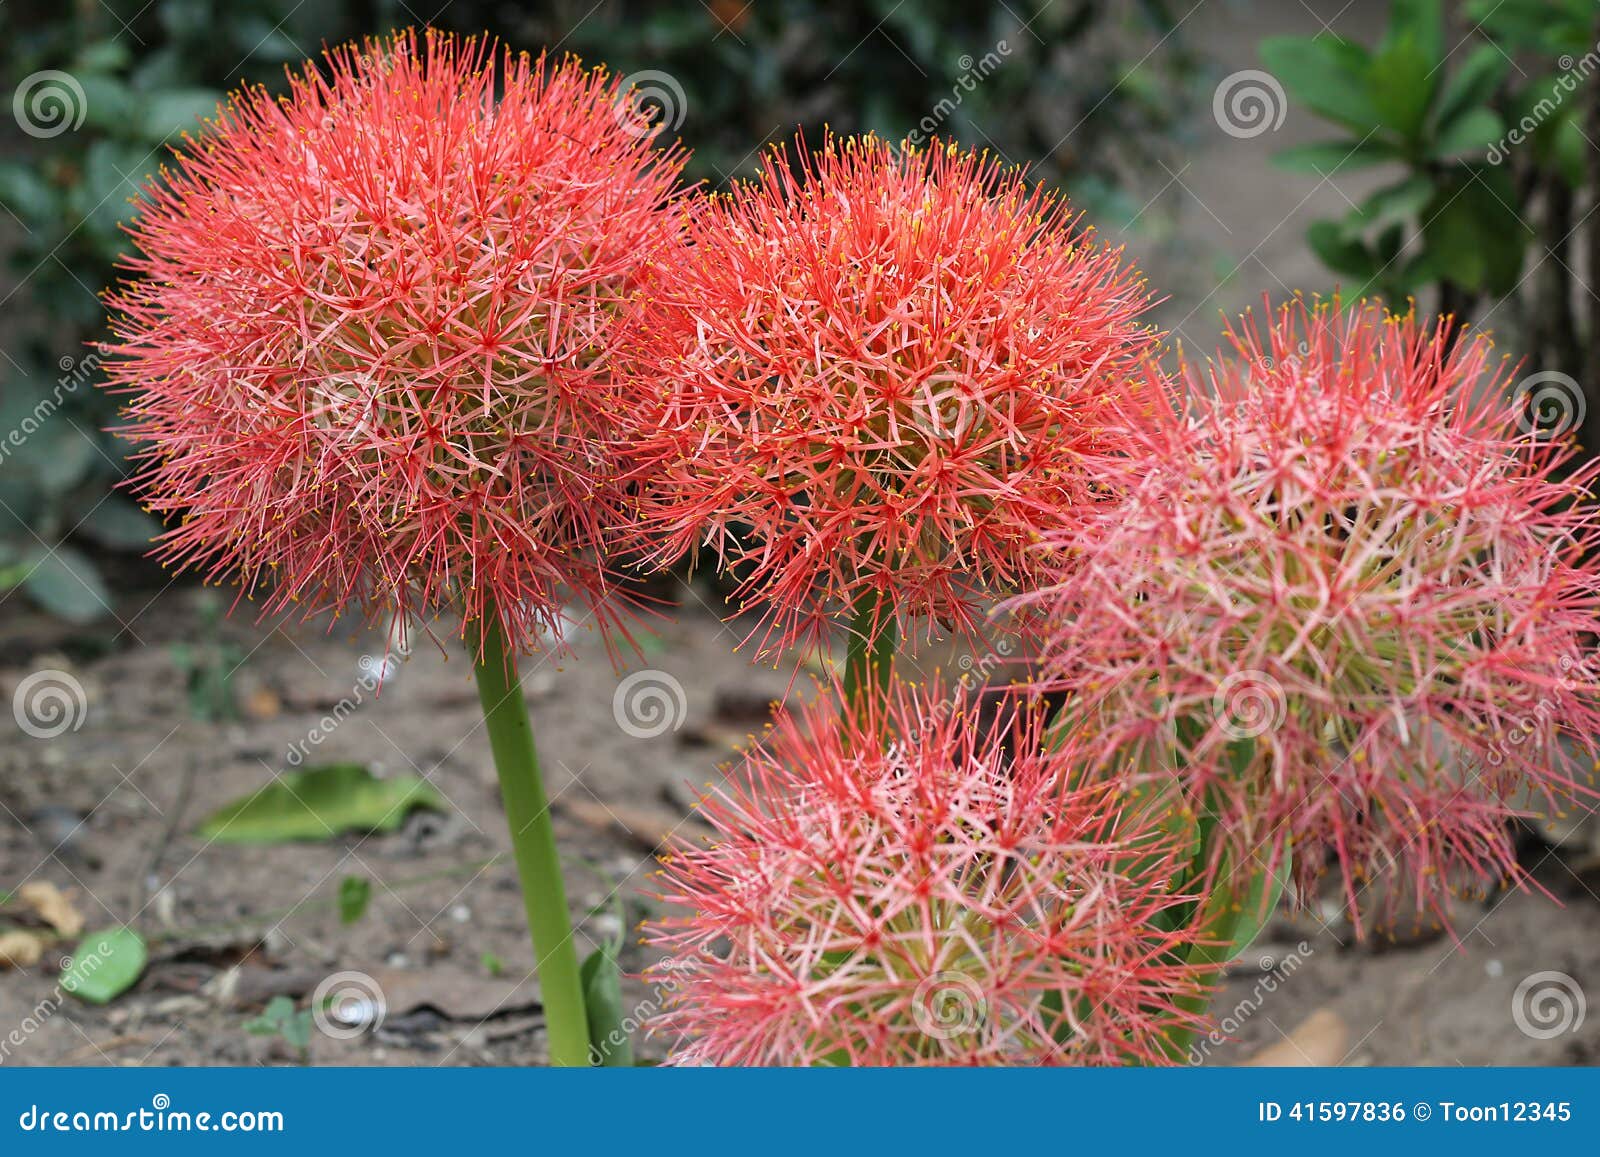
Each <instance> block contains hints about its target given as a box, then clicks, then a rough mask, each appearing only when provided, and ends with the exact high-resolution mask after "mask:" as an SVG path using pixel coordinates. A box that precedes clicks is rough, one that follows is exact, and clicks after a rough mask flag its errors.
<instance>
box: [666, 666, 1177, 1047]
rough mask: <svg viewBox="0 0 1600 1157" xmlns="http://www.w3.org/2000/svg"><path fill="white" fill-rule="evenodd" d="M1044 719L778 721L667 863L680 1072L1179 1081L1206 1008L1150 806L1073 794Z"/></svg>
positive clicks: (879, 703)
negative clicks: (1078, 1069) (1140, 1071)
mask: <svg viewBox="0 0 1600 1157" xmlns="http://www.w3.org/2000/svg"><path fill="white" fill-rule="evenodd" d="M1039 728H1040V721H1039V718H1038V716H1037V715H1036V714H1029V713H1024V714H1023V716H1022V717H1021V718H1018V716H1017V714H1016V713H1015V712H1012V713H1010V714H1009V716H1008V717H1007V718H1006V719H1004V720H1003V721H1001V722H998V723H996V724H994V725H993V726H990V727H987V728H978V727H975V726H974V723H973V720H972V718H970V717H969V716H968V715H967V714H965V713H964V710H963V709H962V708H960V707H958V706H955V705H953V703H952V701H950V700H948V699H941V698H940V697H938V696H936V695H934V694H927V693H918V692H911V691H905V690H903V689H897V691H896V692H894V693H891V695H889V696H876V695H874V696H868V697H867V698H866V701H865V702H864V703H859V704H855V705H851V706H848V707H847V708H846V710H845V715H844V717H843V718H842V719H841V718H840V716H839V714H838V712H837V709H836V708H835V707H834V706H833V705H832V704H831V703H829V702H828V701H827V700H821V701H818V702H817V703H813V704H812V705H811V706H810V707H808V708H806V709H804V711H803V712H802V713H801V714H799V715H788V716H785V717H783V718H781V719H780V721H779V722H778V724H777V727H776V729H775V731H773V732H772V733H771V734H770V735H769V737H768V740H767V742H766V743H765V745H764V746H763V747H761V748H759V749H757V750H755V751H754V752H753V753H752V754H750V755H748V756H747V758H746V760H745V764H744V767H743V769H742V772H739V773H736V774H735V775H734V776H733V777H732V778H731V779H730V781H729V786H728V787H726V788H725V789H724V791H723V792H722V793H721V794H719V795H717V796H716V797H714V798H713V799H711V800H710V801H708V802H707V804H706V808H705V810H706V815H707V818H708V819H709V820H710V822H711V823H712V825H713V826H714V827H715V828H716V830H717V837H716V842H714V843H712V844H710V845H709V846H706V847H702V848H693V849H687V850H683V851H676V852H674V853H673V854H672V855H671V856H670V857H668V858H666V859H664V860H663V864H664V865H665V866H664V868H663V871H662V873H661V876H662V878H663V882H662V884H661V887H660V893H659V898H660V899H662V900H665V901H667V902H668V903H671V904H678V905H685V906H687V907H688V908H689V909H691V914H690V915H688V916H682V917H668V918H665V919H663V920H662V921H661V922H660V923H657V924H655V925H653V926H650V927H649V928H647V930H646V936H647V939H648V941H649V942H651V943H653V944H654V945H655V946H657V947H658V948H661V949H664V950H665V951H666V953H667V956H666V958H665V959H664V960H663V961H662V962H661V963H660V964H659V965H657V966H655V967H654V968H652V969H651V970H649V972H648V973H647V976H646V979H648V980H649V981H650V982H651V983H652V984H654V985H655V986H656V987H657V989H658V991H659V992H660V993H661V994H662V995H663V997H664V998H665V1001H666V1005H665V1011H664V1012H663V1013H662V1014H661V1016H660V1017H659V1019H658V1020H657V1021H656V1022H655V1023H654V1025H653V1026H652V1031H655V1032H658V1033H664V1034H666V1035H668V1036H671V1037H674V1038H676V1039H677V1040H678V1041H679V1043H680V1045H681V1048H680V1051H679V1052H678V1053H677V1055H676V1057H675V1059H676V1060H677V1061H678V1062H679V1063H708V1064H715V1065H929V1064H950V1065H973V1064H993V1065H1037V1064H1125V1063H1134V1062H1152V1063H1160V1062H1162V1061H1164V1060H1166V1059H1167V1058H1168V1057H1169V1052H1168V1051H1167V1046H1166V1045H1164V1043H1163V1042H1164V1041H1165V1040H1167V1039H1168V1038H1169V1036H1170V1035H1171V1034H1172V1033H1173V1032H1174V1030H1177V1029H1192V1028H1194V1027H1196V1026H1197V1025H1198V1024H1199V1023H1200V1022H1199V1018H1198V1017H1196V1016H1195V1015H1194V1014H1192V1013H1189V1012H1186V1011H1183V1008H1184V1007H1190V1005H1187V1004H1186V1002H1190V1001H1196V998H1197V997H1199V996H1200V995H1201V994H1202V992H1203V987H1202V982H1201V980H1200V979H1199V977H1198V975H1197V971H1196V969H1195V968H1194V967H1191V966H1189V965H1185V964H1183V963H1181V961H1182V959H1183V957H1184V950H1186V949H1187V948H1189V947H1190V946H1191V945H1193V944H1194V943H1195V942H1196V941H1195V934H1194V933H1193V932H1190V931H1180V932H1168V931H1164V930H1163V929H1165V928H1166V927H1167V926H1168V920H1167V919H1166V918H1167V917H1168V916H1169V915H1172V914H1173V913H1172V910H1174V909H1176V908H1177V907H1179V906H1180V905H1181V904H1182V903H1183V902H1184V899H1185V897H1184V896H1183V895H1182V894H1181V892H1180V891H1179V890H1177V889H1173V888H1172V887H1171V881H1172V880H1173V879H1174V878H1176V876H1177V871H1178V865H1177V863H1176V861H1175V860H1174V858H1173V857H1174V851H1173V848H1172V846H1171V843H1170V841H1169V840H1168V838H1167V836H1166V832H1165V829H1164V828H1162V827H1161V826H1160V825H1159V823H1158V822H1157V818H1156V816H1155V814H1154V813H1153V812H1152V811H1150V810H1140V811H1135V810H1131V809H1130V808H1128V807H1127V806H1125V801H1123V800H1122V799H1121V798H1120V797H1119V795H1118V794H1117V789H1116V788H1115V787H1112V786H1109V785H1104V784H1102V785H1098V786H1093V787H1089V788H1085V789H1081V790H1066V789H1064V788H1063V786H1062V779H1063V776H1064V775H1065V773H1066V769H1067V768H1068V767H1069V766H1070V765H1071V762H1072V759H1073V757H1074V752H1073V750H1072V748H1071V745H1070V744H1067V745H1065V746H1064V747H1063V748H1061V749H1058V750H1053V751H1052V752H1050V753H1048V754H1046V753H1043V752H1042V751H1041V745H1040V742H1039V740H1040V731H1039Z"/></svg>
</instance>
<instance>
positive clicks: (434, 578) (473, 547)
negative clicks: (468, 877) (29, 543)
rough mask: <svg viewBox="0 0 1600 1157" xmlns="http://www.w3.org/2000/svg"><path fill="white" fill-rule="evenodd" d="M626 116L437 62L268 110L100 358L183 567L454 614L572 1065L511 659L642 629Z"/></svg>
mask: <svg viewBox="0 0 1600 1157" xmlns="http://www.w3.org/2000/svg"><path fill="white" fill-rule="evenodd" d="M621 98H622V93H621V92H620V88H619V82H618V81H616V80H614V79H611V78H609V77H608V76H607V75H606V74H605V73H604V72H590V71H586V70H584V69H583V68H582V67H580V66H579V65H578V64H577V63H576V62H567V63H562V64H552V63H550V62H549V61H547V60H545V59H544V58H540V59H539V60H537V61H530V60H529V59H528V58H527V57H526V56H519V55H515V54H512V53H510V52H506V53H504V54H503V55H502V54H500V53H499V52H498V51H497V50H496V48H495V47H494V46H493V45H491V44H488V43H485V42H479V41H472V40H456V39H453V38H451V37H448V36H441V35H435V34H433V33H431V32H430V33H428V34H427V35H426V36H425V37H422V38H419V37H417V36H416V35H414V34H411V33H405V34H402V35H399V36H397V37H394V38H393V39H390V40H384V41H369V42H367V44H366V45H365V46H364V47H363V48H361V49H357V48H354V47H351V48H343V49H337V50H334V51H332V52H330V53H329V54H328V55H327V60H326V68H325V69H324V70H323V71H321V72H319V71H318V70H317V69H316V68H315V67H314V66H311V65H308V66H307V68H306V70H305V72H304V73H303V74H301V75H299V76H291V77H290V83H289V92H288V94H287V95H286V96H285V97H283V98H281V99H279V98H275V97H272V96H270V95H268V94H267V93H265V92H264V91H259V90H256V91H246V92H244V93H242V94H241V95H239V96H238V97H236V98H235V99H234V101H233V102H232V104H231V105H230V106H229V107H228V108H226V109H225V110H224V111H222V112H221V113H220V114H219V116H218V119H217V121H216V123H215V124H214V125H213V126H212V130H211V131H210V132H208V133H207V134H206V135H205V136H204V138H203V139H201V140H199V141H191V142H189V143H188V144H187V145H186V146H185V147H183V148H182V149H180V150H179V152H178V158H177V168H176V170H175V171H173V172H169V173H166V174H164V179H163V180H162V181H161V182H160V183H159V184H157V185H156V186H154V187H153V188H151V189H150V190H149V191H148V193H147V196H146V199H145V201H144V203H143V204H142V205H141V206H140V208H139V211H138V216H137V218H136V220H135V223H134V225H133V227H132V235H133V240H134V242H135V244H136V246H137V249H138V256H136V257H135V258H133V259H132V260H131V261H130V262H129V263H128V270H129V272H131V273H133V274H135V275H136V276H137V278H138V280H135V281H131V282H129V283H127V284H125V285H124V286H123V287H122V288H121V289H120V290H119V291H118V292H117V293H116V294H115V295H114V296H113V297H112V300H111V302H110V305H111V309H112V314H113V322H112V325H113V330H114V333H115V339H116V340H115V341H113V342H111V343H109V344H107V345H106V346H105V347H104V349H105V353H106V355H107V357H108V371H109V373H108V376H109V378H110V380H111V383H112V385H113V386H114V387H121V388H122V389H124V390H126V391H127V392H128V393H130V394H131V395H132V398H131V401H130V402H129V405H128V412H129V415H130V421H129V424H128V426H127V428H126V432H127V434H128V435H129V436H130V437H131V438H133V439H135V440H137V441H138V442H139V443H140V446H141V448H140V450H139V451H138V457H139V458H140V459H141V460H142V463H143V467H142V469H141V471H140V473H139V475H138V478H137V485H138V488H139V490H140V492H141V493H142V495H143V496H144V499H145V501H146V502H147V503H148V504H149V506H150V507H151V508H152V509H153V510H155V511H156V512H158V513H160V514H162V515H165V516H171V517H174V518H176V519H178V523H177V525H176V526H175V527H174V528H173V529H171V530H170V531H168V532H167V534H166V535H165V536H164V538H163V539H162V541H161V545H160V548H159V552H158V553H159V554H160V555H161V556H162V557H163V558H164V559H165V560H166V561H168V562H169V563H171V564H173V565H175V566H177V567H179V568H180V569H181V568H183V567H191V566H192V567H198V568H200V569H201V570H202V571H204V572H205V573H206V574H207V575H208V576H209V577H211V578H214V579H226V578H232V579H237V580H238V581H239V583H240V584H241V586H242V587H243V589H244V591H245V592H258V591H259V592H260V593H261V594H263V596H264V599H265V606H266V609H267V610H268V611H271V610H274V609H279V608H283V607H285V606H287V605H288V604H291V603H297V604H300V605H301V606H303V607H304V608H305V610H306V613H307V614H311V613H314V612H316V611H319V610H324V609H331V610H333V611H334V612H343V611H347V610H349V611H359V612H363V613H366V614H369V615H370V614H373V613H377V612H381V613H386V614H387V613H393V612H396V611H398V612H399V613H401V614H410V613H419V614H428V613H430V612H432V611H434V610H446V611H448V612H454V613H457V614H459V616H460V622H461V626H462V630H463V633H464V634H465V635H466V637H467V639H468V642H469V645H470V646H471V649H472V651H473V655H474V658H475V661H476V667H475V673H476V676H477V681H478V689H479V694H480V698H481V700H482V703H483V709H484V714H485V722H486V730H487V732H488V736H489V740H490V743H491V746H492V748H493V752H494V758H495V764H496V768H497V770H498V772H499V775H500V782H501V790H502V795H503V797H504V800H505V806H506V812H507V818H508V820H509V822H510V827H511V833H512V843H513V846H514V848H515V852H516V860H517V867H518V870H519V874H520V876H521V881H522V886H523V898H524V901H525V903H526V905H527V910H528V920H529V924H530V927H531V931H532V934H533V946H534V953H535V959H537V960H538V961H539V976H540V984H541V988H542V996H543V1002H544V1006H545V1010H546V1014H547V1021H548V1027H549V1040H550V1055H551V1060H552V1062H554V1063H556V1064H575V1065H582V1064H585V1063H587V1061H588V1056H589V1044H590V1041H589V1037H590V1029H589V1022H588V1018H587V1014H586V1010H585V1002H584V995H583V986H582V979H581V976H580V971H579V965H578V962H577V958H576V954H575V950H574V947H573V942H572V931H571V924H570V914H569V912H568V911H567V904H566V899H565V893H564V891H563V886H562V881H561V874H560V860H559V857H558V856H557V852H556V848H555V843H554V835H553V832H552V830H551V826H550V817H549V811H550V809H549V804H548V802H547V800H546V798H545V793H544V787H543V784H542V781H541V779H540V775H539V767H538V761H537V757H536V755H535V752H534V747H533V739H532V731H531V729H530V727H529V724H528V717H527V707H526V703H525V701H524V698H523V695H522V691H521V688H520V685H519V683H518V678H517V668H516V654H517V652H518V651H519V650H522V649H525V648H528V647H530V646H532V645H534V643H535V641H536V640H537V638H538V636H539V635H540V634H541V630H544V631H551V632H555V631H558V630H559V627H560V624H561V619H562V605H563V602H564V601H565V600H566V599H567V598H569V597H576V598H577V599H579V600H580V601H582V602H583V603H586V604H587V605H588V608H589V609H590V610H591V611H592V612H593V613H594V614H595V615H596V616H597V618H598V619H599V620H600V621H601V622H602V624H615V623H616V621H617V619H618V614H617V610H616V603H615V600H614V597H613V593H612V590H611V582H610V578H609V573H608V570H607V563H606V561H605V558H604V552H605V548H606V547H607V545H608V536H609V534H610V531H611V529H612V528H613V527H614V526H615V525H616V524H617V522H618V518H617V515H616V510H617V502H616V499H615V498H614V495H615V494H616V493H617V485H618V480H617V468H616V465H615V463H614V462H613V461H611V446H610V439H611V434H612V424H613V421H614V418H615V415H616V414H617V412H618V411H619V410H622V409H625V408H627V405H626V399H625V397H623V396H622V394H623V393H624V392H625V390H626V383H625V382H624V381H623V380H621V379H618V378H616V377H615V376H614V375H613V374H612V372H611V369H610V367H609V365H608V362H607V356H606V355H607V352H608V349H609V346H610V342H611V338H612V336H613V333H614V331H615V330H616V328H617V325H618V319H619V317H620V316H621V314H622V313H623V310H624V308H625V306H626V305H627V304H628V303H629V301H630V300H631V299H632V297H633V296H634V294H635V293H636V292H637V290H638V285H639V278H640V274H641V272H642V271H643V269H644V268H645V263H646V262H647V261H648V260H649V257H650V254H651V253H652V252H653V251H654V250H655V249H656V248H657V247H658V246H659V245H661V244H662V243H663V242H664V241H665V240H666V239H667V238H668V237H669V235H670V231H671V228H672V225H671V221H672V217H671V214H670V213H668V212H665V211H664V210H665V209H666V207H667V206H668V204H669V202H670V200H671V195H672V187H673V185H674V182H675V180H676V177H677V173H678V169H679V167H680V165H681V157H680V156H679V155H678V154H677V153H675V152H662V151H659V150H657V149H656V148H654V146H653V142H652V140H651V138H652V136H653V133H652V132H651V131H650V130H649V126H648V125H645V124H642V123H641V121H640V120H639V118H638V117H637V116H636V115H633V113H632V112H631V110H630V109H629V107H628V106H629V105H630V104H631V102H629V101H627V100H625V99H621Z"/></svg>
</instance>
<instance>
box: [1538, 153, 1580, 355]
mask: <svg viewBox="0 0 1600 1157" xmlns="http://www.w3.org/2000/svg"><path fill="white" fill-rule="evenodd" d="M1543 192H1544V214H1543V216H1542V217H1541V219H1540V221H1539V231H1540V237H1539V240H1540V248H1541V249H1543V250H1544V253H1543V254H1541V258H1542V259H1541V261H1540V265H1539V275H1538V281H1537V283H1536V292H1535V297H1534V303H1533V317H1532V319H1531V320H1532V331H1533V341H1532V343H1530V344H1531V346H1532V350H1531V353H1532V355H1533V365H1532V367H1531V368H1532V369H1534V370H1560V371H1561V372H1562V373H1564V374H1567V375H1569V376H1571V377H1572V378H1574V379H1577V380H1581V379H1582V378H1583V376H1584V374H1585V372H1586V369H1587V367H1586V366H1585V365H1584V348H1583V342H1582V340H1581V339H1580V338H1579V337H1578V318H1577V314H1576V307H1575V305H1574V303H1573V300H1572V282H1573V275H1572V253H1573V245H1572V236H1571V234H1572V221H1573V207H1574V204H1575V202H1576V197H1575V196H1574V194H1573V190H1572V187H1571V186H1569V185H1568V184H1567V182H1566V178H1564V177H1563V176H1561V174H1560V173H1556V172H1551V173H1547V174H1546V175H1545V179H1544V189H1543Z"/></svg>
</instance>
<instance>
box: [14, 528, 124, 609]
mask: <svg viewBox="0 0 1600 1157" xmlns="http://www.w3.org/2000/svg"><path fill="white" fill-rule="evenodd" d="M22 565H23V566H24V567H25V568H26V569H27V577H26V578H24V579H23V580H22V587H23V589H24V590H26V591H27V592H28V597H30V598H31V599H33V601H34V602H36V603H38V604H39V605H40V606H41V607H43V608H44V609H45V610H47V611H49V612H50V613H51V614H52V615H56V616H58V617H60V618H63V619H65V620H67V622H69V623H88V622H92V621H93V620H95V619H98V618H99V617H100V616H101V615H104V614H106V613H108V612H109V611H110V609H111V592H110V591H108V590H107V589H106V585H105V583H104V582H103V581H102V580H101V578H100V572H99V570H97V569H96V567H95V565H94V563H92V562H90V561H89V560H88V558H86V557H85V556H84V555H83V554H82V553H81V552H79V551H77V550H75V549H73V548H72V547H70V546H58V547H56V548H55V549H54V550H53V551H49V550H45V549H44V548H43V547H34V548H33V549H31V550H29V551H27V552H26V553H25V554H24V555H23V559H22Z"/></svg>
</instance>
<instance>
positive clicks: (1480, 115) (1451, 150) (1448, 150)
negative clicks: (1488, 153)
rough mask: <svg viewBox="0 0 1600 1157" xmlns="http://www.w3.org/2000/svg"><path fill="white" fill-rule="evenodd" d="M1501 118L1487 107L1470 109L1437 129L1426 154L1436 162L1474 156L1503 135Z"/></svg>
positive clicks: (1503, 126)
mask: <svg viewBox="0 0 1600 1157" xmlns="http://www.w3.org/2000/svg"><path fill="white" fill-rule="evenodd" d="M1505 131H1506V126H1505V124H1504V123H1503V122H1502V121H1501V120H1500V117H1499V116H1498V115H1497V114H1496V113H1493V112H1491V111H1490V110H1488V109H1486V108H1475V109H1470V110H1468V111H1467V112H1465V113H1463V114H1461V115H1460V116H1458V117H1456V118H1455V119H1454V120H1452V121H1451V122H1450V124H1449V125H1448V126H1446V127H1445V128H1442V129H1440V130H1439V135H1438V136H1437V137H1436V138H1434V141H1433V144H1432V145H1431V146H1430V148H1429V152H1430V153H1431V154H1432V156H1434V157H1435V158H1436V159H1438V160H1448V159H1450V158H1453V157H1460V156H1476V155H1478V154H1480V153H1482V152H1484V150H1486V149H1488V147H1489V146H1490V145H1492V144H1494V143H1495V142H1496V141H1498V140H1500V139H1501V138H1502V137H1503V136H1505Z"/></svg>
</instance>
